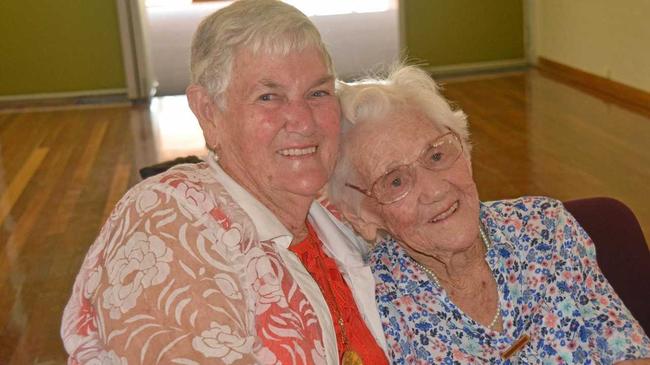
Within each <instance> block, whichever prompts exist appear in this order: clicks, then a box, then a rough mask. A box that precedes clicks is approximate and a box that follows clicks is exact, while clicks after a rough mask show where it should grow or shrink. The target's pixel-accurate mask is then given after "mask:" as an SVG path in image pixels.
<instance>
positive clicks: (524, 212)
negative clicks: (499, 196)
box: [481, 196, 564, 219]
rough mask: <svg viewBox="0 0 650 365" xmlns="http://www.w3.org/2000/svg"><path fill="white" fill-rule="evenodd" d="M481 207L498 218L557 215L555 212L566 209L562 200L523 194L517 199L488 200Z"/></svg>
mask: <svg viewBox="0 0 650 365" xmlns="http://www.w3.org/2000/svg"><path fill="white" fill-rule="evenodd" d="M481 208H482V209H481V210H482V211H484V210H485V211H488V212H489V213H490V214H491V215H492V216H494V218H497V219H498V218H501V219H505V218H518V217H519V218H524V217H527V216H534V215H540V216H547V215H555V214H556V213H555V212H557V211H561V210H564V206H563V205H562V202H560V201H559V200H556V199H553V198H549V197H545V196H523V197H520V198H516V199H506V200H495V201H488V202H484V203H482V206H481Z"/></svg>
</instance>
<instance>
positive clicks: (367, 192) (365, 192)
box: [345, 131, 464, 205]
mask: <svg viewBox="0 0 650 365" xmlns="http://www.w3.org/2000/svg"><path fill="white" fill-rule="evenodd" d="M448 135H452V136H453V137H454V139H456V142H458V146H459V147H460V148H459V150H458V154H457V155H456V157H455V158H454V159H453V161H451V163H450V164H449V166H447V167H445V168H443V169H437V170H433V169H430V168H428V167H426V166H424V165H423V164H422V163H421V162H420V161H421V160H422V159H423V157H424V155H426V154H427V153H428V152H429V151H430V150H431V148H434V147H435V145H436V142H437V141H439V140H441V139H443V138H445V137H447V136H448ZM428 145H429V147H427V148H425V149H424V150H422V152H421V153H420V155H419V156H418V158H417V159H416V160H415V161H413V162H411V163H408V164H402V165H399V166H396V167H394V168H392V169H391V170H390V171H387V172H386V173H384V174H382V175H381V176H379V177H378V178H376V179H375V181H373V183H372V184H371V185H370V189H364V188H362V187H359V186H357V185H354V184H350V183H348V182H346V183H345V186H346V187H349V188H352V189H354V190H356V191H358V192H360V193H361V194H363V195H365V196H367V197H369V198H373V199H375V200H377V202H378V203H379V204H381V205H388V204H393V203H395V202H398V201H400V200H402V199H404V198H406V196H407V195H409V193H410V192H411V189H413V184H414V183H415V181H417V180H416V177H415V176H416V175H413V176H414V179H413V184H412V185H411V187H410V188H409V189H408V190H406V191H405V192H404V193H403V194H402V195H400V196H399V197H397V198H395V199H393V200H391V201H387V202H382V201H380V200H379V198H377V196H375V195H376V194H374V193H373V192H372V191H373V190H374V188H375V185H377V183H378V182H379V181H380V180H381V179H383V178H384V177H385V176H387V175H389V174H392V173H393V172H394V171H395V170H397V169H400V168H402V167H407V168H408V169H409V170H412V168H413V165H414V164H416V163H418V164H419V165H420V166H422V167H424V168H425V169H427V170H430V171H445V170H447V169H449V168H450V167H451V166H453V165H454V164H455V163H456V161H458V159H459V158H460V155H462V154H463V151H464V148H463V143H462V141H461V139H460V137H459V136H458V134H456V133H455V132H454V131H449V132H447V133H445V134H443V135H441V136H440V137H438V138H436V139H434V140H433V141H431V142H430V143H428Z"/></svg>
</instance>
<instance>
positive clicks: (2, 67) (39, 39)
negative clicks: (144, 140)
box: [0, 0, 126, 96]
mask: <svg viewBox="0 0 650 365" xmlns="http://www.w3.org/2000/svg"><path fill="white" fill-rule="evenodd" d="M121 52H122V51H121V48H120V34H119V28H118V20H117V8H116V3H115V0H0V96H3V95H20V94H36V93H56V92H74V91H82V90H98V89H115V88H125V87H126V82H125V80H124V67H123V65H122V53H121Z"/></svg>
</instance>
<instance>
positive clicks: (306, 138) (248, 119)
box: [61, 0, 386, 365]
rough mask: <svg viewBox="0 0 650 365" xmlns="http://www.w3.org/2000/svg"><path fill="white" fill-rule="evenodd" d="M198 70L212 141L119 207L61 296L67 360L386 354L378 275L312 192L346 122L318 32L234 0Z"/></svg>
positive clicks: (344, 358)
mask: <svg viewBox="0 0 650 365" xmlns="http://www.w3.org/2000/svg"><path fill="white" fill-rule="evenodd" d="M191 67H192V84H191V85H190V86H189V87H188V89H187V97H188V101H189V104H190V107H191V108H192V111H193V112H194V114H195V115H196V117H197V119H198V121H199V123H200V125H201V128H202V129H203V133H204V137H205V142H206V145H207V146H208V147H209V149H210V150H211V151H212V152H211V153H210V156H209V158H208V160H207V162H206V163H200V164H195V165H181V166H178V167H175V168H173V169H171V170H169V171H167V172H165V173H162V174H160V175H158V176H155V177H152V178H150V179H147V180H145V181H143V182H142V183H140V184H138V185H137V186H135V187H133V188H132V189H131V190H130V191H129V192H128V193H127V194H126V195H125V196H124V197H123V198H122V199H121V200H120V202H119V203H118V204H117V206H116V207H115V209H114V210H113V212H112V213H111V215H110V217H109V218H108V220H107V222H106V223H105V225H104V226H103V228H102V230H101V232H100V234H99V237H98V238H97V240H96V241H95V243H94V244H93V245H92V246H91V248H90V250H89V252H88V254H87V256H86V258H85V260H84V263H83V266H82V269H81V272H80V273H79V275H78V276H77V280H76V282H75V286H74V289H73V294H72V298H71V299H70V301H69V303H68V305H67V307H66V309H65V313H64V318H63V324H62V329H61V334H62V336H63V341H64V345H65V348H66V350H67V351H68V353H69V354H70V358H69V363H70V364H81V363H83V364H109V363H110V364H158V363H165V364H185V365H190V364H204V363H211V364H338V363H339V362H340V361H341V362H343V363H360V361H363V362H365V363H366V364H385V363H386V357H385V355H384V352H383V350H382V348H381V344H383V341H384V339H383V334H382V330H381V326H380V325H379V320H378V316H377V311H376V308H375V306H374V301H373V296H372V290H373V280H372V275H371V274H370V271H369V270H364V267H363V265H362V263H363V262H362V260H361V257H360V255H359V253H358V249H357V247H356V246H355V245H356V243H357V241H355V240H354V239H353V237H351V236H346V231H345V230H343V229H342V227H341V226H339V225H337V224H338V222H336V221H334V220H333V219H332V217H331V216H330V215H329V213H328V212H327V211H326V210H325V209H324V208H323V207H321V206H320V205H319V204H317V203H314V199H315V197H316V196H317V194H318V192H319V191H320V189H321V188H322V187H323V186H324V184H325V183H326V181H327V179H328V178H329V176H330V173H331V172H332V170H333V168H334V163H335V160H336V154H337V148H338V141H339V140H338V137H339V126H340V124H339V122H340V105H339V103H338V100H337V98H336V95H335V89H334V80H335V75H334V72H333V68H332V64H331V60H330V57H329V54H328V53H327V50H326V49H325V46H324V45H323V43H322V41H321V38H320V34H319V33H318V31H317V29H316V28H315V27H314V25H313V24H312V23H311V21H310V20H309V19H308V18H307V17H306V16H305V15H304V14H302V13H300V12H299V11H298V10H297V9H295V8H293V7H292V6H289V5H287V4H284V3H282V2H279V1H274V0H242V1H237V2H234V3H233V4H232V5H229V6H228V7H225V8H224V9H222V10H219V11H217V12H216V13H214V14H212V15H210V16H209V17H207V18H206V19H205V20H204V21H203V22H202V23H201V25H200V26H199V28H198V30H197V31H196V34H195V36H194V40H193V43H192V57H191ZM179 122H180V121H179ZM373 318H374V319H375V321H372V319H373ZM365 320H371V323H376V324H377V325H376V326H375V327H372V326H371V328H368V327H367V326H366V325H365V323H364V321H365Z"/></svg>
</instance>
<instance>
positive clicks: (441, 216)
mask: <svg viewBox="0 0 650 365" xmlns="http://www.w3.org/2000/svg"><path fill="white" fill-rule="evenodd" d="M456 210H458V200H457V201H455V202H454V204H452V205H451V206H450V207H449V208H447V210H445V211H444V212H442V213H440V214H438V215H437V216H435V217H433V218H431V219H430V220H429V223H438V222H440V221H443V220H445V219H447V218H448V217H449V216H451V215H452V214H454V213H455V212H456Z"/></svg>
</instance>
